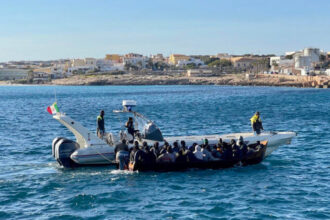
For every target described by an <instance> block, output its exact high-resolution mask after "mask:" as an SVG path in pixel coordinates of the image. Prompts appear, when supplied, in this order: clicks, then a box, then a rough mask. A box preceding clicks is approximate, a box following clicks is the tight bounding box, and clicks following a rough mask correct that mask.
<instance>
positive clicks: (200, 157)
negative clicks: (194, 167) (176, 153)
mask: <svg viewBox="0 0 330 220" xmlns="http://www.w3.org/2000/svg"><path fill="white" fill-rule="evenodd" d="M193 153H194V155H195V158H196V159H197V160H203V153H202V151H201V147H200V146H199V145H197V146H196V147H195V151H194V152H193Z"/></svg>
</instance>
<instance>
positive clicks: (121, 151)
mask: <svg viewBox="0 0 330 220" xmlns="http://www.w3.org/2000/svg"><path fill="white" fill-rule="evenodd" d="M115 155H116V162H117V163H118V164H119V169H120V170H124V169H128V161H129V152H128V146H127V144H126V140H125V139H123V140H122V142H121V143H119V144H117V145H116V147H115Z"/></svg>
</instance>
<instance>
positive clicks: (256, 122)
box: [250, 112, 264, 135]
mask: <svg viewBox="0 0 330 220" xmlns="http://www.w3.org/2000/svg"><path fill="white" fill-rule="evenodd" d="M250 120H251V126H252V129H253V131H254V132H255V133H256V134H257V135H259V134H260V133H261V130H264V128H263V126H262V122H261V119H260V112H256V113H255V114H254V115H253V116H252V118H251V119H250Z"/></svg>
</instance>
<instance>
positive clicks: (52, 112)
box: [47, 102, 60, 115]
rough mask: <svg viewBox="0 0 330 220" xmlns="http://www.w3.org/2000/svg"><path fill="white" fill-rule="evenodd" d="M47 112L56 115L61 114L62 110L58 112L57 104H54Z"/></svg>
mask: <svg viewBox="0 0 330 220" xmlns="http://www.w3.org/2000/svg"><path fill="white" fill-rule="evenodd" d="M47 112H48V113H49V114H51V115H55V114H56V113H58V112H60V110H58V107H57V103H56V102H54V103H53V104H52V105H51V106H48V107H47Z"/></svg>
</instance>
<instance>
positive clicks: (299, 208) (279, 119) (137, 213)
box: [0, 85, 330, 219]
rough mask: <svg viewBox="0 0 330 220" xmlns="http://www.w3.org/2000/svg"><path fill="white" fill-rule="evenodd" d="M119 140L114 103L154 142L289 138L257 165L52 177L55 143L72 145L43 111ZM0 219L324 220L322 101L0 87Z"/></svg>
mask: <svg viewBox="0 0 330 220" xmlns="http://www.w3.org/2000/svg"><path fill="white" fill-rule="evenodd" d="M55 100H57V103H58V107H59V109H60V110H61V112H65V113H66V114H67V115H69V116H70V117H72V118H73V119H75V120H77V121H79V122H81V123H82V124H83V125H84V126H85V127H87V128H88V129H90V130H91V131H95V130H96V117H97V116H98V114H99V112H100V110H101V109H104V110H105V124H106V130H107V131H111V132H115V133H116V132H119V131H120V129H121V128H122V126H123V122H124V121H126V120H127V118H125V117H126V116H125V115H124V116H123V115H118V114H116V113H113V110H115V109H121V104H122V100H136V101H137V106H136V108H135V110H136V111H138V112H140V113H142V114H144V115H146V116H147V117H148V118H149V119H151V120H153V121H154V122H155V123H156V124H157V125H158V126H159V128H160V129H161V130H162V132H163V134H164V136H174V135H203V134H225V133H233V132H242V131H251V127H250V118H251V116H252V115H253V114H254V113H255V111H260V113H261V118H262V121H263V125H264V128H265V130H268V131H295V132H297V134H298V135H297V137H296V138H294V139H293V141H292V143H291V144H290V145H286V146H281V147H280V148H279V149H278V150H277V151H275V152H273V154H271V155H270V156H269V157H267V158H266V159H265V160H264V161H263V162H262V163H260V164H257V165H251V166H246V167H242V166H236V167H234V168H229V169H222V170H188V171H185V172H162V173H157V172H145V173H141V172H140V173H139V172H127V171H118V170H115V168H114V167H111V166H104V167H82V168H74V169H65V168H62V167H60V166H59V165H58V164H57V162H56V161H55V160H54V158H53V157H52V154H51V143H52V140H53V139H54V138H55V137H58V136H62V137H67V138H70V139H74V136H73V135H72V134H71V133H70V132H69V131H68V130H67V129H66V128H65V127H64V126H62V125H61V124H60V123H58V122H57V121H56V120H55V119H53V118H52V116H51V115H49V114H48V113H47V111H46V108H47V106H49V105H51V104H53V102H54V101H55ZM0 219H330V90H326V89H304V88H286V87H240V86H237V87H231V86H195V85H194V86H181V85H180V86H82V87H80V86H0Z"/></svg>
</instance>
